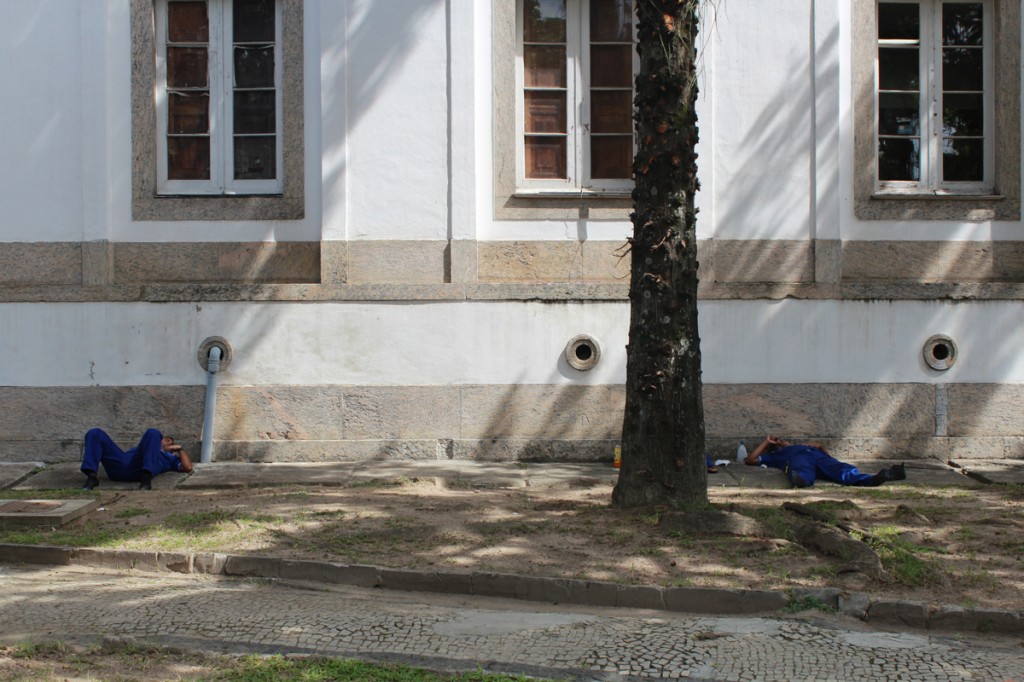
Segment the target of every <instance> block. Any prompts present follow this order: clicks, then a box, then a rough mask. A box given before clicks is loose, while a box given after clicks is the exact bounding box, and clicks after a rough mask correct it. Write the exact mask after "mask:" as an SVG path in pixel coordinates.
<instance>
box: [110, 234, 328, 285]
mask: <svg viewBox="0 0 1024 682" xmlns="http://www.w3.org/2000/svg"><path fill="white" fill-rule="evenodd" d="M319 281H320V242H171V243H151V242H145V243H117V244H115V245H114V283H115V284H151V283H161V282H167V283H175V282H177V283H202V282H205V283H221V282H239V283H246V284H254V283H264V282H277V283H299V282H309V283H315V282H319Z"/></svg>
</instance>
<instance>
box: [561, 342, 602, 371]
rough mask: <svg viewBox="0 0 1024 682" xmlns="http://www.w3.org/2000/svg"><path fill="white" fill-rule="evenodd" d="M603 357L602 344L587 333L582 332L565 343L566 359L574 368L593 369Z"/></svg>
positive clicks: (581, 369) (580, 369)
mask: <svg viewBox="0 0 1024 682" xmlns="http://www.w3.org/2000/svg"><path fill="white" fill-rule="evenodd" d="M600 359H601V346H599V345H598V344H597V341H596V340H595V339H594V338H593V337H592V336H588V335H587V334H580V335H579V336H574V337H572V338H571V339H569V343H567V344H566V345H565V360H566V362H568V363H569V366H570V367H572V368H573V369H578V370H579V371H581V372H585V371H587V370H588V369H592V368H593V367H594V365H596V364H597V361H598V360H600Z"/></svg>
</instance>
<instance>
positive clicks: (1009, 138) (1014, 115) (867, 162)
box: [852, 0, 1021, 222]
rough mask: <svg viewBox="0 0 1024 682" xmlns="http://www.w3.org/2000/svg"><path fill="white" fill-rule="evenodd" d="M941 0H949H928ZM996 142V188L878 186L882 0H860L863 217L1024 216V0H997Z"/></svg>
mask: <svg viewBox="0 0 1024 682" xmlns="http://www.w3.org/2000/svg"><path fill="white" fill-rule="evenodd" d="M922 1H924V2H940V1H941V0H922ZM992 5H993V6H994V17H993V20H992V22H991V24H990V25H991V26H992V30H993V32H994V37H993V41H992V42H993V45H994V48H995V49H994V61H995V64H994V82H995V84H994V87H993V91H994V92H993V97H994V100H995V126H994V130H993V137H994V147H995V150H996V152H995V153H996V158H995V168H994V177H993V193H992V195H988V196H978V195H971V194H963V195H955V194H954V195H951V194H936V193H935V192H932V191H928V192H922V193H920V194H890V193H882V192H879V191H877V182H876V173H875V161H876V157H875V117H876V106H875V103H876V99H875V97H876V95H875V92H876V88H875V64H876V45H877V28H876V26H877V9H878V1H877V0H855V2H854V3H853V17H852V46H853V55H852V62H853V64H852V75H853V127H854V177H853V193H854V213H855V215H856V217H857V218H859V219H861V220H893V221H896V220H899V221H906V220H960V221H971V222H979V221H985V220H1006V221H1016V220H1020V218H1021V212H1020V177H1021V175H1020V166H1021V159H1020V157H1021V154H1020V120H1021V119H1020V113H1021V112H1020V63H1021V60H1020V50H1021V27H1020V23H1021V22H1020V2H1019V0H992Z"/></svg>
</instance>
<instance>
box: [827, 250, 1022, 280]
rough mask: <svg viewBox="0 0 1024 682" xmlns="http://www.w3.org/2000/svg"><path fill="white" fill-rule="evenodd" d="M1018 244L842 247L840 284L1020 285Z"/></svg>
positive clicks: (1020, 265)
mask: <svg viewBox="0 0 1024 682" xmlns="http://www.w3.org/2000/svg"><path fill="white" fill-rule="evenodd" d="M1022 279H1024V244H1022V243H1021V242H1010V241H994V242H989V241H986V242H963V241H931V242H922V241H847V242H844V243H843V281H901V280H902V281H908V280H909V281H913V282H920V283H929V282H993V281H994V282H1020V281H1021V280H1022Z"/></svg>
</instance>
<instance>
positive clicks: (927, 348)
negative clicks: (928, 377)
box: [922, 334, 957, 371]
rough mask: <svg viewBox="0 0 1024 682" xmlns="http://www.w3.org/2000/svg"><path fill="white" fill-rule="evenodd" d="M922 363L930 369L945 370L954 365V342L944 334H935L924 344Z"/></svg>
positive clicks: (955, 353)
mask: <svg viewBox="0 0 1024 682" xmlns="http://www.w3.org/2000/svg"><path fill="white" fill-rule="evenodd" d="M922 353H923V354H924V361H925V362H926V363H927V364H928V366H929V367H931V368H932V369H936V370H939V371H942V370H947V369H949V368H950V367H952V366H953V365H955V364H956V356H957V348H956V341H954V340H953V338H952V337H950V336H947V335H946V334H936V335H935V336H932V337H930V338H929V339H928V340H927V341H925V342H924V349H923V350H922Z"/></svg>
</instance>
